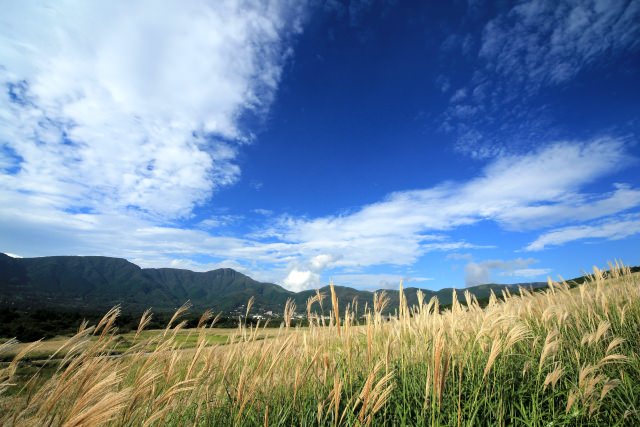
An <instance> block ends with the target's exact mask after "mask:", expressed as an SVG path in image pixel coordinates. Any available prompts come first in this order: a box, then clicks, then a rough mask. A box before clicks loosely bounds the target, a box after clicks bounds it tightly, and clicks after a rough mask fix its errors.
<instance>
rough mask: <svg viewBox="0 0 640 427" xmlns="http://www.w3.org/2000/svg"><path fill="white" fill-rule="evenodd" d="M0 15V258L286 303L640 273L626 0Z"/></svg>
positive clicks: (634, 103) (223, 5)
mask: <svg viewBox="0 0 640 427" xmlns="http://www.w3.org/2000/svg"><path fill="white" fill-rule="evenodd" d="M0 8H1V9H2V10H3V13H2V14H1V15H0V252H5V253H8V254H11V255H12V256H20V257H35V256H49V255H105V256H115V257H121V258H126V259H128V260H130V261H131V262H134V263H136V264H138V265H140V266H142V267H174V268H186V269H191V270H195V271H207V270H211V269H215V268H221V267H230V268H234V269H236V270H238V271H241V272H243V273H245V274H248V275H250V276H251V277H253V278H255V279H258V280H262V281H268V282H273V283H278V284H280V285H282V286H284V287H286V288H287V289H290V290H294V291H300V290H303V289H310V288H317V287H319V286H322V285H326V284H327V283H328V282H329V280H333V281H334V282H335V283H336V284H339V285H343V286H352V287H356V288H358V289H367V290H375V289H379V288H396V287H397V286H398V283H399V281H400V280H404V283H405V286H416V287H422V288H427V289H440V288H444V287H450V286H455V287H464V286H473V285H477V284H481V283H489V282H491V283H521V282H533V281H546V280H547V277H551V278H553V279H554V280H558V279H559V278H567V279H568V278H571V277H575V276H578V275H581V274H582V273H583V272H584V271H589V270H590V269H591V268H592V266H594V265H597V266H600V267H605V266H606V264H607V262H609V261H614V260H617V259H618V260H622V261H623V262H624V263H626V264H629V265H640V251H638V249H639V245H638V244H639V243H640V146H639V136H640V0H631V1H629V0H626V1H625V0H611V1H606V0H584V1H577V0H550V1H543V0H539V1H538V0H529V1H518V2H509V1H504V0H500V1H495V2H490V1H488V0H468V1H463V0H456V1H451V2H441V1H427V2H404V1H375V0H352V1H338V0H327V1H319V0H309V1H308V2H302V1H293V0H291V1H289V0H265V1H235V0H231V1H226V0H215V1H206V0H187V1H164V2H161V3H158V2H155V1H152V0H140V1H136V2H128V1H96V2H86V1H79V0H77V1H71V0H56V1H32V2H16V1H11V0H0Z"/></svg>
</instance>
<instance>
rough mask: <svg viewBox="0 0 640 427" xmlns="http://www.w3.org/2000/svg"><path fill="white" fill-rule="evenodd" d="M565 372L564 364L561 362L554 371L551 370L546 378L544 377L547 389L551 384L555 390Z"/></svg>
mask: <svg viewBox="0 0 640 427" xmlns="http://www.w3.org/2000/svg"><path fill="white" fill-rule="evenodd" d="M563 373H564V369H563V368H562V366H561V365H560V364H556V367H555V368H554V369H553V371H551V372H549V373H548V374H547V376H546V378H545V379H544V388H545V390H546V389H547V387H548V386H549V385H551V388H552V389H553V390H555V388H556V384H557V383H558V381H559V380H560V378H561V377H562V374H563Z"/></svg>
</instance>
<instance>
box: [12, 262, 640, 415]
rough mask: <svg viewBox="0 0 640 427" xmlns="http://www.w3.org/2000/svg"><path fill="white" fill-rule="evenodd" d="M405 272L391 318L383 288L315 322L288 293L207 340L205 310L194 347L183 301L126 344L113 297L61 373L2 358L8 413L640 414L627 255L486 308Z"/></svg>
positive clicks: (639, 317)
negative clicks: (440, 297) (436, 292)
mask: <svg viewBox="0 0 640 427" xmlns="http://www.w3.org/2000/svg"><path fill="white" fill-rule="evenodd" d="M400 286H401V293H400V295H401V298H400V305H399V307H397V311H396V315H395V316H392V317H391V318H388V317H387V316H383V315H382V313H383V311H385V308H388V307H386V306H387V305H388V299H387V298H386V296H385V295H384V293H378V294H376V295H375V297H374V299H373V301H359V302H358V304H361V305H366V308H365V313H366V314H365V316H364V317H363V318H357V317H356V316H355V315H354V313H355V312H357V310H356V309H355V307H354V306H353V305H354V304H355V303H354V302H351V301H349V302H348V304H345V302H344V301H339V300H338V298H337V297H336V295H335V292H331V294H330V295H324V294H320V293H316V295H315V296H314V297H312V298H310V299H309V301H308V303H307V306H306V307H302V311H305V312H306V314H307V316H308V318H309V320H310V321H309V326H308V327H304V328H300V327H297V328H294V327H292V326H291V321H290V320H291V317H292V316H293V314H294V313H295V312H296V310H300V307H295V305H294V304H293V303H291V302H290V303H288V304H287V306H286V308H285V313H284V322H283V325H282V326H281V328H280V329H279V330H278V331H274V332H272V333H271V335H272V336H270V337H267V338H265V333H264V329H263V327H261V326H258V327H257V328H256V327H251V326H250V327H245V326H243V325H240V326H239V327H238V329H237V330H236V331H235V332H234V333H233V334H231V335H230V336H229V338H228V340H227V342H226V343H225V344H224V345H222V344H213V345H212V344H211V342H210V341H208V340H207V339H206V337H207V331H209V328H210V326H211V325H212V323H214V322H215V318H214V317H213V314H212V313H211V312H206V313H204V314H203V315H202V318H201V321H200V325H199V327H198V328H197V329H194V330H190V333H191V334H193V335H194V336H195V337H196V338H194V339H196V340H197V342H196V345H195V347H194V348H189V349H182V348H181V345H182V344H181V343H183V342H184V339H177V337H178V335H179V334H184V333H185V331H184V330H183V329H184V323H181V316H182V315H184V313H185V311H186V310H187V309H188V308H187V307H186V306H185V307H183V308H181V309H179V310H178V311H177V312H176V313H175V316H174V317H173V319H172V320H171V321H170V322H169V324H168V325H167V328H166V329H165V330H164V331H160V332H157V333H154V334H149V333H148V331H144V329H145V326H146V325H147V323H148V321H149V318H150V316H151V313H145V315H144V316H143V317H142V318H141V320H140V326H139V328H138V333H137V334H135V335H134V337H133V345H131V346H130V347H129V348H127V349H126V351H124V353H122V354H120V355H117V356H114V355H113V352H112V349H113V348H114V347H116V346H117V336H118V335H117V331H116V330H115V328H114V327H113V325H114V321H115V319H116V318H117V316H118V314H119V310H118V309H117V308H114V309H112V310H111V311H109V312H108V313H107V314H106V315H105V316H104V318H103V319H102V321H101V322H99V323H98V324H97V325H94V326H90V325H86V324H85V325H82V326H81V327H80V329H79V331H78V333H77V334H76V335H75V336H73V337H71V338H69V339H68V340H67V341H66V342H65V343H64V344H63V347H62V348H61V349H59V350H58V352H59V354H61V355H63V357H62V358H61V360H59V361H58V362H57V365H56V368H55V369H54V372H53V373H51V372H49V373H48V374H47V375H44V371H42V372H39V373H36V374H35V375H33V376H32V377H29V378H23V377H20V376H18V375H17V374H16V373H17V371H18V370H19V366H20V359H21V358H23V357H24V355H25V354H27V353H28V352H29V351H30V350H32V349H33V348H31V347H34V348H35V347H37V346H38V343H34V344H32V345H31V346H29V347H27V348H24V349H23V350H22V351H20V352H19V353H18V354H17V355H15V357H14V358H13V361H12V362H10V363H8V364H7V365H6V366H4V367H3V368H2V370H0V425H4V426H89V425H90V426H94V425H115V426H120V425H136V426H137V425H141V426H165V425H180V426H190V425H195V426H199V425H200V426H218V425H220V426H226V425H234V426H257V425H264V426H293V425H296V426H297V425H304V426H307V425H309V426H316V425H318V426H325V425H326V426H338V425H349V426H352V425H353V426H356V425H357V426H360V425H365V426H368V425H371V426H381V425H390V426H391V425H393V426H396V425H398V426H402V425H412V426H413V425H417V426H421V425H451V426H476V425H526V426H543V425H544V426H551V425H554V426H556V425H640V412H639V411H640V358H639V357H638V354H637V351H638V348H639V347H638V346H639V344H640V277H638V275H637V274H631V273H630V271H629V270H628V269H627V268H626V267H624V266H622V265H620V264H616V265H612V266H611V269H610V270H608V271H606V272H604V271H601V270H598V269H597V268H594V273H593V274H592V275H591V276H590V277H589V280H588V281H587V282H586V283H585V284H583V285H579V286H576V287H571V286H569V284H567V283H563V282H561V283H555V282H551V281H550V282H549V287H548V289H546V290H544V291H543V292H536V293H531V292H529V291H527V290H524V289H522V290H521V291H520V292H519V293H517V294H509V293H507V292H505V293H504V294H502V295H492V297H491V299H490V301H489V304H488V305H487V306H486V307H481V306H480V305H479V304H478V302H477V301H476V300H475V298H474V297H473V296H472V295H471V294H469V293H468V292H467V293H466V294H465V295H464V296H465V298H464V301H465V302H464V303H458V299H457V298H454V299H453V301H454V304H453V306H452V307H451V308H450V309H446V310H442V309H441V308H440V307H439V304H438V301H437V300H436V299H432V300H431V301H425V300H424V299H423V298H422V297H421V295H418V297H419V304H418V305H417V306H414V307H408V306H407V303H406V299H404V298H403V294H402V285H400ZM331 290H332V291H333V287H331ZM250 306H251V304H248V307H247V312H249V310H250V308H251V307H250ZM361 308H362V307H361ZM321 310H326V311H328V310H331V313H332V314H331V318H330V320H325V319H324V318H323V317H321V316H318V315H317V314H316V313H318V312H320V311H321ZM361 311H362V310H361ZM14 345H15V342H14V341H8V342H5V343H4V344H0V354H1V353H3V352H8V351H10V350H11V348H12V346H14ZM54 356H55V355H53V356H52V360H53V357H54Z"/></svg>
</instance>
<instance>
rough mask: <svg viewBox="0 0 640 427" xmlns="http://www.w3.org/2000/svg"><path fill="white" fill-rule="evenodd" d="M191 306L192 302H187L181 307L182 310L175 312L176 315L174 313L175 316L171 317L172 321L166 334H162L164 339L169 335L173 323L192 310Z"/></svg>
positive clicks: (166, 328) (170, 320)
mask: <svg viewBox="0 0 640 427" xmlns="http://www.w3.org/2000/svg"><path fill="white" fill-rule="evenodd" d="M191 306H192V305H191V301H186V302H185V303H184V304H182V305H181V306H180V308H178V309H177V310H176V311H175V313H173V316H171V319H169V323H167V326H166V327H165V329H164V333H163V334H162V336H163V337H165V336H166V335H167V334H168V333H169V331H170V330H171V327H172V326H173V323H174V322H175V321H176V320H178V319H179V318H180V316H182V315H183V314H185V313H186V312H187V311H189V310H190V309H191Z"/></svg>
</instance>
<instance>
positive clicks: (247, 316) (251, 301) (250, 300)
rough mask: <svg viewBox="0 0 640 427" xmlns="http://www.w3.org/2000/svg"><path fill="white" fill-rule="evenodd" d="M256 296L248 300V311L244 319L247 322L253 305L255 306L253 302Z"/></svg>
mask: <svg viewBox="0 0 640 427" xmlns="http://www.w3.org/2000/svg"><path fill="white" fill-rule="evenodd" d="M255 300H256V297H254V296H252V297H251V298H249V301H247V311H246V312H245V313H244V321H245V324H246V322H247V319H248V318H249V312H250V311H251V307H253V303H254V302H255Z"/></svg>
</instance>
